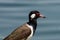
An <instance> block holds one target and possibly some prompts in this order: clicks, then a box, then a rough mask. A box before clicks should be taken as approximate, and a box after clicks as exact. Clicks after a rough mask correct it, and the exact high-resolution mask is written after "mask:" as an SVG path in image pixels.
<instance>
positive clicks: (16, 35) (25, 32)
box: [4, 24, 31, 40]
mask: <svg viewBox="0 0 60 40" xmlns="http://www.w3.org/2000/svg"><path fill="white" fill-rule="evenodd" d="M30 34H31V30H30V28H28V27H27V26H26V24H24V25H22V26H21V27H18V28H17V29H16V30H14V31H13V32H12V33H11V34H10V35H9V36H7V37H6V38H5V39H4V40H26V38H27V37H28V36H29V35H30Z"/></svg>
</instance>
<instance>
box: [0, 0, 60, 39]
mask: <svg viewBox="0 0 60 40" xmlns="http://www.w3.org/2000/svg"><path fill="white" fill-rule="evenodd" d="M32 10H38V11H40V12H41V13H42V14H43V15H45V16H46V17H47V18H46V19H38V27H37V30H36V33H35V35H34V37H32V39H31V40H60V0H0V40H2V39H3V38H4V37H6V36H8V35H9V34H10V33H11V32H12V31H13V30H14V29H16V28H17V27H19V26H20V25H22V24H24V23H25V22H27V21H28V14H29V12H30V11H32Z"/></svg>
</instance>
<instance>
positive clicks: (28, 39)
mask: <svg viewBox="0 0 60 40" xmlns="http://www.w3.org/2000/svg"><path fill="white" fill-rule="evenodd" d="M27 26H28V27H29V28H30V29H31V34H30V35H29V36H28V38H27V40H30V39H31V37H32V36H33V27H32V26H30V25H28V24H27Z"/></svg>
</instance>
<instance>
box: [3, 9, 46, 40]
mask: <svg viewBox="0 0 60 40" xmlns="http://www.w3.org/2000/svg"><path fill="white" fill-rule="evenodd" d="M28 18H29V20H28V22H26V23H24V24H22V25H21V26H19V27H18V28H16V29H15V30H14V31H13V32H12V33H11V34H9V35H8V36H7V37H5V38H4V39H3V40H30V39H31V38H32V37H33V36H34V34H35V31H36V28H37V19H38V18H46V17H45V16H44V15H42V14H41V13H40V12H39V11H37V10H32V11H30V13H29V15H28Z"/></svg>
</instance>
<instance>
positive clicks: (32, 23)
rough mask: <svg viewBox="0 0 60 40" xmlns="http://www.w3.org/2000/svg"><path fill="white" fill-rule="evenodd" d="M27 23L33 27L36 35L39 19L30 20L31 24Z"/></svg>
mask: <svg viewBox="0 0 60 40" xmlns="http://www.w3.org/2000/svg"><path fill="white" fill-rule="evenodd" d="M27 23H28V24H29V25H31V26H32V27H33V30H34V33H35V30H36V27H37V19H32V20H29V22H27Z"/></svg>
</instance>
